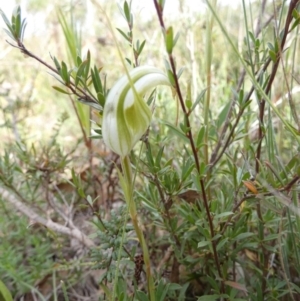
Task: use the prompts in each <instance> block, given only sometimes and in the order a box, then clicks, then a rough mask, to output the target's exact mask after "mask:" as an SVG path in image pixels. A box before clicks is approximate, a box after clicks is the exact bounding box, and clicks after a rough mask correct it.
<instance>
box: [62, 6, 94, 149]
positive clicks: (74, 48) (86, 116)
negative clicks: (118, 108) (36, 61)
mask: <svg viewBox="0 0 300 301" xmlns="http://www.w3.org/2000/svg"><path fill="white" fill-rule="evenodd" d="M57 15H58V20H59V23H60V26H61V28H62V30H63V34H64V37H65V40H66V44H67V50H68V56H69V61H70V63H71V64H73V66H75V67H78V62H77V57H78V56H79V57H81V37H80V33H78V30H76V28H75V24H74V21H73V17H72V11H71V22H68V21H67V19H66V17H65V16H64V13H63V12H62V11H61V10H60V9H58V10H57ZM69 97H70V100H71V102H72V105H73V108H74V110H75V113H76V116H77V118H78V121H79V125H80V128H81V131H82V134H83V138H84V141H85V145H86V146H87V147H88V148H90V145H91V141H92V140H91V139H90V138H89V137H90V135H91V107H90V106H87V105H85V104H83V103H81V102H79V101H74V99H73V98H72V97H71V96H69Z"/></svg>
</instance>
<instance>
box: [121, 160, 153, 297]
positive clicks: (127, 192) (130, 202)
mask: <svg viewBox="0 0 300 301" xmlns="http://www.w3.org/2000/svg"><path fill="white" fill-rule="evenodd" d="M121 165H122V171H123V180H124V181H125V183H124V184H125V185H124V186H123V190H124V196H125V200H126V203H127V206H128V209H129V214H130V217H131V220H132V224H133V227H134V230H135V232H136V235H137V237H138V240H139V242H140V245H141V247H142V251H143V257H144V262H145V267H146V276H147V284H148V291H149V296H150V301H155V289H154V282H153V277H152V275H151V265H150V256H149V251H148V247H147V244H146V241H145V237H144V234H143V231H142V229H141V228H140V226H139V223H138V216H137V210H136V204H135V202H134V199H133V191H134V190H133V188H134V185H133V177H132V170H131V164H130V159H129V157H128V156H125V157H124V158H121Z"/></svg>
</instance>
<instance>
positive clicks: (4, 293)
mask: <svg viewBox="0 0 300 301" xmlns="http://www.w3.org/2000/svg"><path fill="white" fill-rule="evenodd" d="M0 300H1V301H2V300H3V301H13V298H12V296H11V294H10V292H9V290H8V289H7V287H6V286H5V284H4V283H3V282H2V281H1V280H0Z"/></svg>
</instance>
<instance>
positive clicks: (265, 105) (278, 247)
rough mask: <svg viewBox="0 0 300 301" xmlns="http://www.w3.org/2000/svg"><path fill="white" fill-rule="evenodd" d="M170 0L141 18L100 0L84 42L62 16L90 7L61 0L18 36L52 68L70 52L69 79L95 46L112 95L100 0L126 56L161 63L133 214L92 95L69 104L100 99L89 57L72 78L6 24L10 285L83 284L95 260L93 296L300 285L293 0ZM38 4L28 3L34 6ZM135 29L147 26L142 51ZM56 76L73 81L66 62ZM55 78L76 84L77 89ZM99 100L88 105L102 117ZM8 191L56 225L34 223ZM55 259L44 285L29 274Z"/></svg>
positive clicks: (210, 294)
mask: <svg viewBox="0 0 300 301" xmlns="http://www.w3.org/2000/svg"><path fill="white" fill-rule="evenodd" d="M154 2H155V3H156V4H157V5H158V6H159V5H160V4H159V3H161V2H162V1H158V2H157V1H154ZM166 2H167V4H166V11H165V12H164V14H162V15H160V13H159V10H158V12H156V13H154V14H153V15H150V12H149V19H147V20H143V17H142V16H143V14H142V13H141V11H140V10H138V9H137V8H136V6H135V5H136V3H135V2H133V3H132V7H130V5H128V6H127V5H126V4H125V6H124V2H119V4H120V7H119V9H118V6H117V5H113V4H112V3H110V4H103V7H102V8H101V7H100V6H98V5H97V4H96V2H95V3H94V2H92V3H93V4H91V5H92V7H93V11H94V14H95V15H96V16H97V18H95V20H94V23H93V25H91V23H87V24H88V26H90V27H88V28H87V27H86V26H84V25H83V26H82V28H83V29H82V32H81V43H82V45H83V49H77V50H78V51H77V52H76V48H80V47H81V46H80V45H79V44H80V43H79V40H76V35H75V32H74V27H72V24H71V25H70V24H68V23H67V22H65V21H68V20H69V18H70V16H71V15H72V16H73V22H74V21H80V22H83V20H84V19H85V15H84V11H85V10H83V12H81V13H80V7H76V6H74V7H72V9H71V8H70V7H69V6H61V7H60V9H61V11H62V12H63V13H62V14H60V15H59V16H60V24H59V22H58V20H59V17H58V16H57V15H55V14H54V15H53V17H49V19H47V20H45V21H44V22H45V24H46V25H47V24H52V26H49V28H48V29H47V32H46V34H45V35H44V36H43V37H38V36H29V37H26V34H25V39H24V41H23V43H24V45H25V47H26V48H25V50H28V51H30V52H31V53H34V54H35V55H36V56H37V57H39V58H41V59H42V60H43V61H44V62H46V63H48V64H49V65H51V66H52V67H53V68H54V71H55V70H56V69H55V64H54V62H53V61H52V60H51V58H50V56H49V55H48V52H50V53H51V56H52V57H55V58H56V59H57V62H58V64H59V65H60V67H62V68H64V67H63V65H64V64H62V61H64V62H66V66H67V67H66V71H70V74H71V75H72V76H74V78H72V76H71V82H75V80H76V74H77V75H78V73H79V72H80V71H79V69H76V68H75V67H77V68H78V67H79V65H80V62H79V64H78V61H77V58H76V53H78V54H79V56H80V53H81V51H82V53H83V56H84V55H85V54H86V53H87V48H88V49H90V53H91V61H90V67H91V68H93V67H94V65H96V66H97V68H99V71H100V73H99V76H100V79H101V84H102V85H103V90H101V93H102V94H103V97H104V98H105V96H106V95H107V92H108V90H109V89H110V88H111V87H112V86H113V83H114V82H115V80H116V79H118V78H119V77H120V76H121V75H123V74H125V71H124V68H123V66H122V63H121V59H120V57H119V54H118V49H117V47H116V40H115V39H114V35H113V33H112V32H111V30H110V29H109V28H110V26H109V24H108V23H107V20H106V19H105V16H104V13H103V11H105V13H106V15H107V16H108V19H109V22H110V23H111V24H112V27H113V28H115V27H117V28H119V29H120V30H121V31H122V32H123V34H120V31H117V30H115V33H114V34H115V35H116V37H117V40H118V43H119V47H120V52H121V54H122V56H123V57H124V58H125V60H126V59H127V60H126V61H127V62H128V61H130V62H132V63H133V64H134V65H135V66H136V65H145V64H146V65H148V64H149V65H153V66H156V67H159V68H161V69H163V68H166V69H165V71H167V72H168V75H169V78H171V80H172V82H173V88H172V89H170V88H163V87H159V88H157V89H156V90H155V92H154V93H153V94H151V95H150V96H149V95H146V100H148V101H149V103H150V106H151V109H153V111H154V117H153V119H152V121H151V125H150V128H149V132H147V135H146V136H145V137H144V138H143V139H142V142H139V143H138V144H137V145H136V147H135V148H134V150H133V151H132V153H131V156H130V160H131V168H132V170H133V173H134V179H135V180H134V185H135V186H134V194H133V197H132V199H131V200H130V202H131V201H132V200H134V202H135V203H134V204H135V206H136V210H137V216H135V214H133V213H132V212H133V211H131V215H128V214H127V209H128V208H127V207H126V205H125V204H126V202H125V201H124V200H125V198H124V196H123V193H122V190H121V189H120V183H119V182H118V174H117V172H116V168H120V166H119V164H120V163H119V161H118V158H117V157H116V156H115V155H114V154H112V153H111V152H110V151H109V150H108V149H107V148H106V147H105V146H104V144H103V142H102V140H101V139H94V140H90V139H89V134H88V133H89V126H90V124H89V120H90V117H89V113H88V110H89V109H88V108H89V107H88V106H86V107H84V110H86V114H85V113H84V112H83V111H82V114H79V115H78V116H76V114H75V112H74V108H73V106H72V102H71V99H72V101H75V103H76V100H77V98H78V97H79V96H82V94H80V93H83V92H82V91H84V93H86V95H87V99H88V100H89V101H90V102H91V101H94V100H97V99H98V100H99V98H97V95H96V93H95V91H98V90H99V82H98V83H96V81H95V78H94V77H93V78H92V77H91V76H90V77H89V75H90V69H89V70H86V71H85V72H88V74H86V75H82V74H85V73H84V72H83V73H81V75H82V78H81V79H80V82H79V84H78V85H77V86H76V85H74V86H72V85H70V86H69V87H68V88H67V87H64V86H66V85H65V84H60V83H58V82H57V81H56V80H55V79H54V78H53V77H50V76H49V75H48V74H47V73H46V72H45V70H47V68H46V67H45V64H44V65H41V64H38V63H37V62H36V61H35V60H34V59H33V58H27V59H24V58H23V56H22V55H21V54H20V53H18V50H17V49H12V48H11V46H9V45H7V44H4V39H5V38H6V37H5V38H4V37H3V38H2V39H1V40H2V41H0V43H1V45H2V43H3V49H4V50H5V51H7V52H8V54H7V56H6V58H5V59H4V58H2V62H1V63H3V64H1V66H2V67H1V78H0V80H1V81H2V82H1V86H0V87H1V95H0V106H1V109H2V110H1V115H2V117H3V118H2V117H1V120H3V121H1V128H0V134H1V137H2V141H3V143H2V144H1V147H0V152H1V157H0V188H1V189H2V190H1V191H6V192H9V194H3V195H2V197H1V196H0V205H1V207H0V213H1V214H0V238H1V244H0V274H1V275H3V276H1V280H2V281H3V283H5V284H6V286H7V287H8V289H9V290H10V291H11V293H12V295H13V296H14V297H15V296H17V295H21V294H23V293H26V292H27V293H29V292H32V293H33V294H38V293H37V291H38V290H39V294H44V297H45V298H46V297H47V296H48V297H50V298H52V299H53V300H55V299H56V298H57V297H58V296H64V297H63V299H65V300H68V299H69V300H72V287H73V288H74V289H77V292H78V294H80V293H82V292H81V291H80V289H79V288H78V285H77V284H78V283H81V282H83V283H84V282H85V281H86V283H88V280H87V279H88V278H87V274H89V275H91V277H92V279H94V282H95V285H94V287H93V285H92V286H91V285H88V284H87V286H88V288H87V291H89V292H90V294H92V293H91V292H93V289H95V288H96V291H97V292H98V294H99V300H113V299H116V300H150V298H151V300H154V299H155V300H161V301H163V300H232V301H233V300H235V301H238V300H280V301H281V300H282V301H285V300H298V296H299V294H300V287H299V281H298V278H299V272H300V259H299V255H300V254H299V247H298V245H299V233H300V217H299V210H298V194H299V191H298V190H299V188H298V181H299V177H300V175H299V166H300V165H299V163H300V161H299V160H300V159H299V128H300V124H299V120H298V114H297V112H298V110H299V104H298V102H297V99H298V94H299V92H293V93H292V92H291V91H292V89H293V88H295V87H298V86H299V81H300V77H299V72H298V70H297V66H298V65H299V51H298V49H299V41H298V36H297V33H298V25H297V22H298V21H295V20H299V19H300V18H299V9H298V12H297V11H296V10H295V11H294V12H293V17H294V19H292V18H290V17H289V16H291V11H289V6H290V5H292V4H293V3H294V2H292V3H291V4H288V3H285V4H284V5H283V6H282V7H280V6H279V7H278V8H277V9H276V10H274V7H273V5H272V4H271V3H267V4H266V6H265V7H263V6H262V4H261V3H259V2H255V3H254V2H253V3H252V2H251V3H250V4H249V3H248V2H247V3H246V1H242V3H241V5H240V6H239V7H238V8H236V9H233V8H231V7H229V6H222V5H221V4H220V3H217V4H216V3H215V2H214V1H208V5H207V8H206V11H205V12H199V11H197V10H196V9H195V10H193V8H191V7H190V6H188V4H187V2H186V1H181V4H182V11H179V12H178V13H177V14H176V15H173V16H172V15H171V13H170V9H171V7H170V6H171V1H166ZM219 2H221V1H219ZM153 7H154V5H153ZM52 8H53V7H52ZM44 10H45V8H44V7H43V6H39V5H35V4H34V3H31V6H30V8H29V13H30V12H37V11H39V12H40V13H43V12H44ZM53 11H54V10H53ZM149 11H150V10H149ZM70 12H72V14H70ZM153 12H155V9H154V8H153ZM130 13H132V16H131V15H130ZM271 16H273V17H272V21H271V22H269V20H270V17H271ZM99 18H100V19H101V20H100V21H99ZM132 19H133V23H132V22H131V21H132ZM275 20H276V21H275ZM27 22H28V23H30V22H31V20H30V18H28V19H27ZM294 22H296V23H295V28H294V29H293V30H289V31H286V32H285V33H286V35H285V34H284V32H283V31H282V30H284V28H285V26H288V27H289V29H291V28H292V25H293V24H294ZM62 24H63V26H62ZM259 24H262V26H261V27H260V28H259V27H258V26H259ZM274 24H275V25H276V26H277V27H276V26H275V25H274ZM286 24H287V25H286ZM73 25H74V23H73ZM91 26H93V28H91ZM61 27H64V29H65V31H64V33H63V30H62V28H61ZM171 27H172V30H173V32H174V36H173V38H174V37H175V36H176V33H177V32H179V33H180V35H179V38H178V40H177V42H176V44H175V45H174V40H172V36H171V34H170V33H171V32H172V30H171ZM162 32H164V33H165V35H166V39H167V41H168V42H167V43H165V40H164V34H163V33H162ZM280 34H281V37H284V38H283V40H282V39H281V40H280ZM137 40H139V45H140V44H141V43H142V41H143V40H146V43H145V46H144V48H143V49H142V50H141V52H140V53H138V55H137V51H136V50H137V49H136V48H137V46H136V45H137V44H136V43H137ZM99 41H100V42H99ZM10 42H12V41H11V40H10ZM280 43H284V47H283V49H281V48H280V46H279V45H280ZM166 44H167V45H166ZM35 45H40V46H37V47H35ZM65 45H68V46H65ZM70 53H71V55H70ZM68 55H69V56H70V57H71V58H72V59H69V60H68ZM29 56H30V53H29ZM279 58H281V59H279ZM81 59H82V60H84V57H81ZM83 67H84V65H83V66H82V68H83ZM100 68H103V69H100ZM127 68H128V69H130V66H129V64H128V65H127ZM181 68H184V71H183V73H182V74H181V76H180V77H179V78H178V75H179V74H178V73H179V70H180V69H181ZM175 69H176V72H174V71H175ZM82 70H84V69H82ZM93 70H95V69H93ZM48 71H49V70H48ZM50 73H53V71H50ZM57 76H58V77H59V78H60V80H61V81H63V82H68V81H67V80H66V78H67V77H68V75H67V73H64V72H61V73H60V71H59V70H58V72H57ZM54 85H55V86H59V87H61V88H64V89H73V88H74V87H75V86H76V89H77V90H76V93H77V95H71V96H68V95H65V94H62V93H59V92H57V91H55V90H54V89H52V88H51V86H54ZM6 87H8V88H6ZM28 87H29V88H28ZM78 88H80V89H82V90H79V89H78ZM97 89H98V90H97ZM101 89H102V88H101ZM2 90H4V91H3V92H2ZM69 91H70V90H69ZM293 91H296V90H293ZM73 92H74V91H73ZM98 92H99V91H98ZM288 92H290V94H287V93H288ZM148 97H149V98H148ZM94 104H95V103H94ZM96 104H97V101H96ZM76 106H77V109H78V103H77V104H76ZM79 106H82V105H81V104H80V105H79ZM65 112H67V114H66V113H65ZM101 114H102V112H101V110H100V114H99V112H97V110H93V113H92V119H93V121H92V123H91V125H92V127H93V128H94V129H96V131H97V133H99V126H100V125H101ZM82 129H84V131H82ZM83 132H84V133H85V135H86V137H84V135H83ZM127 184H128V183H127ZM128 185H129V184H128ZM121 186H122V185H121ZM122 188H123V190H124V189H125V191H124V192H126V185H125V188H124V185H123V186H122ZM125 196H126V193H125ZM14 199H17V200H18V201H19V202H21V204H23V205H24V206H25V207H26V208H27V209H30V210H32V211H34V212H36V213H37V214H38V215H39V216H40V217H43V218H44V219H45V220H46V221H47V220H48V221H49V220H50V219H51V221H53V222H54V223H55V227H57V228H53V226H51V225H50V226H49V225H46V224H44V225H43V221H42V222H41V223H40V224H39V223H35V222H36V221H35V217H34V216H33V217H32V220H31V217H30V216H28V215H27V216H26V214H24V212H26V210H25V211H24V210H23V211H22V210H20V203H16V202H14V201H13V200H14ZM130 202H129V201H128V199H127V206H129V208H130V205H129V204H130ZM20 211H21V212H23V213H20ZM136 217H137V221H138V223H137V222H136V220H135V218H136ZM30 222H33V225H35V226H34V227H33V226H29V224H30ZM133 226H134V227H133ZM64 227H65V228H64ZM72 227H73V228H74V227H76V228H77V229H78V230H79V231H80V232H81V233H83V234H85V235H86V236H88V237H89V239H90V240H91V241H92V243H93V245H91V244H89V242H87V241H86V247H83V246H82V245H80V244H78V241H77V244H75V240H74V236H73V237H72V234H70V232H69V234H68V235H65V234H64V233H66V232H64V231H66V228H68V229H72ZM133 229H135V231H134V230H133ZM140 230H141V231H142V233H143V236H144V237H145V244H143V245H142V246H141V245H140V244H139V240H138V239H140V240H141V233H139V231H140ZM136 231H137V232H136ZM77 238H78V237H77ZM75 245H76V247H75ZM142 251H143V252H144V254H147V252H149V256H150V261H151V275H152V276H151V277H153V281H154V282H153V284H152V283H151V281H150V280H149V278H148V279H146V278H147V276H149V273H148V271H147V273H145V271H146V269H145V267H144V266H143V264H142V263H139V262H138V258H140V257H139V255H141V254H142ZM145 252H146V253H145ZM146 260H147V258H146ZM46 275H48V277H49V283H50V284H49V286H50V290H48V291H47V292H48V293H47V294H48V295H47V294H46V293H44V292H43V291H42V289H41V288H39V287H36V285H37V283H39V281H40V280H41V279H42V278H43V277H45V276H46ZM79 279H81V280H79ZM60 280H63V281H64V283H65V284H64V285H63V286H62V284H61V283H60V282H59V281H60ZM147 280H148V284H149V283H150V284H151V285H150V287H151V286H152V285H153V286H154V287H155V291H154V292H151V294H150V293H149V290H148V288H149V286H147V284H146V283H147ZM47 283H48V282H47ZM76 283H77V284H76ZM113 296H114V297H115V298H114V297H113ZM40 298H41V297H40Z"/></svg>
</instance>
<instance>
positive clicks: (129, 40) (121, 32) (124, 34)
mask: <svg viewBox="0 0 300 301" xmlns="http://www.w3.org/2000/svg"><path fill="white" fill-rule="evenodd" d="M117 31H118V32H119V33H120V34H121V35H122V36H123V37H124V38H125V39H126V40H127V41H128V42H130V43H131V38H130V37H128V36H127V34H126V33H125V32H123V31H122V30H121V29H119V28H117Z"/></svg>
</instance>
